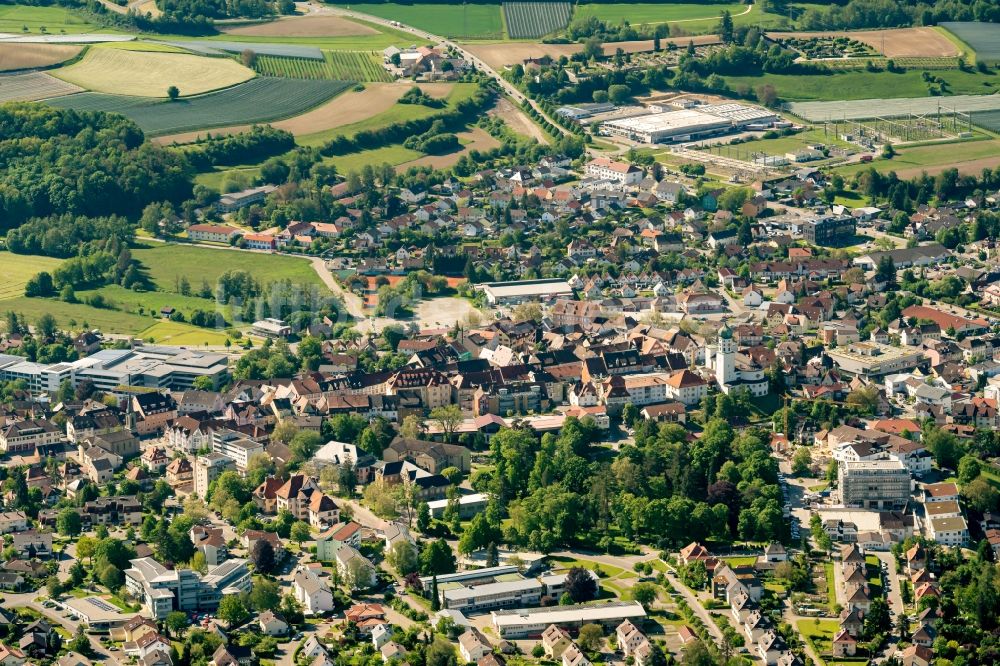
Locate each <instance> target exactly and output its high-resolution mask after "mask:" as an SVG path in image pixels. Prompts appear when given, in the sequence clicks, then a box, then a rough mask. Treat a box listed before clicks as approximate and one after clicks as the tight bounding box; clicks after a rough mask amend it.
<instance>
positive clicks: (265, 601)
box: [247, 576, 281, 613]
mask: <svg viewBox="0 0 1000 666" xmlns="http://www.w3.org/2000/svg"><path fill="white" fill-rule="evenodd" d="M247 601H249V603H250V605H251V606H252V607H253V609H254V610H255V611H257V612H258V613H261V612H263V611H266V610H272V611H273V610H277V609H278V606H280V605H281V586H280V585H279V584H278V583H277V582H276V581H273V580H271V579H269V578H264V577H263V576H254V579H253V587H251V588H250V595H249V597H248V598H247Z"/></svg>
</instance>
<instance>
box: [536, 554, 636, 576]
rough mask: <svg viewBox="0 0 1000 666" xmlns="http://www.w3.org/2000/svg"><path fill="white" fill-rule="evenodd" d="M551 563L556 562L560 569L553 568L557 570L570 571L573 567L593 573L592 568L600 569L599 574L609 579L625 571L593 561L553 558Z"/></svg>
mask: <svg viewBox="0 0 1000 666" xmlns="http://www.w3.org/2000/svg"><path fill="white" fill-rule="evenodd" d="M552 561H553V562H558V563H559V564H561V565H562V566H561V567H555V568H557V569H572V568H573V567H583V568H584V569H590V570H591V571H593V569H594V567H600V568H601V573H602V574H603V575H604V576H606V577H610V578H614V577H615V576H617V575H618V574H620V573H622V572H624V571H625V570H624V569H622V568H621V567H616V566H612V565H610V564H603V563H600V562H594V561H593V560H581V559H574V558H570V557H553V558H552Z"/></svg>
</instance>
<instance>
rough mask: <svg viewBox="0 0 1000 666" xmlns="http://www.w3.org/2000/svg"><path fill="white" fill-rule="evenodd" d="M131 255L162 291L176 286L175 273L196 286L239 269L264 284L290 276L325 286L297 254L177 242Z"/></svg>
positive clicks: (296, 280)
mask: <svg viewBox="0 0 1000 666" xmlns="http://www.w3.org/2000/svg"><path fill="white" fill-rule="evenodd" d="M132 257H133V258H135V259H136V260H137V261H139V262H140V263H141V264H142V266H143V268H144V269H145V271H144V273H145V274H146V275H148V276H149V278H150V279H151V280H152V281H153V282H154V283H155V284H156V285H157V287H158V288H159V289H161V290H162V291H173V290H174V279H175V277H176V278H179V277H181V276H187V277H188V279H189V280H190V281H191V287H192V289H195V290H197V289H198V287H199V286H200V285H201V280H202V279H203V278H204V279H205V280H208V282H209V284H214V283H215V282H216V281H217V280H218V279H219V276H220V275H222V274H223V273H225V272H226V271H229V270H240V269H241V270H246V271H250V273H252V274H253V276H254V277H255V278H257V280H258V281H260V282H261V283H262V284H268V283H270V282H274V281H276V280H285V279H288V280H291V281H292V283H293V284H301V285H311V286H318V287H321V288H323V289H324V290H325V289H326V287H325V286H324V285H323V281H322V280H320V279H319V276H318V275H317V274H316V271H315V270H313V267H312V265H311V264H310V263H309V262H308V261H307V260H305V259H299V258H297V257H285V256H280V255H270V254H257V253H251V252H240V251H237V250H213V249H209V248H202V247H194V246H190V245H174V244H156V245H139V246H137V247H136V248H135V249H134V250H132ZM206 302H208V301H206Z"/></svg>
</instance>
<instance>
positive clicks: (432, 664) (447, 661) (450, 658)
mask: <svg viewBox="0 0 1000 666" xmlns="http://www.w3.org/2000/svg"><path fill="white" fill-rule="evenodd" d="M425 663H426V666H458V657H457V656H456V654H455V647H454V646H453V645H452V644H451V643H450V642H448V640H447V639H445V637H444V636H435V637H434V640H433V642H431V644H430V645H428V646H427V652H426V657H425Z"/></svg>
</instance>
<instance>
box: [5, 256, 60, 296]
mask: <svg viewBox="0 0 1000 666" xmlns="http://www.w3.org/2000/svg"><path fill="white" fill-rule="evenodd" d="M61 263H62V259H51V258H49V257H37V256H34V255H27V254H14V253H13V252H5V251H0V266H2V267H3V278H4V279H3V282H2V283H0V301H6V300H10V299H12V298H19V297H21V296H24V285H25V284H27V282H28V279H29V278H31V277H32V276H33V275H35V274H37V273H40V272H41V271H49V272H52V270H53V269H54V268H55V267H56V266H58V265H59V264H61ZM0 307H2V305H0Z"/></svg>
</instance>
